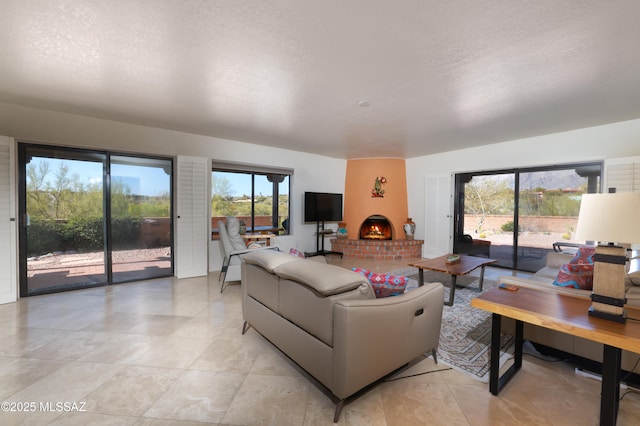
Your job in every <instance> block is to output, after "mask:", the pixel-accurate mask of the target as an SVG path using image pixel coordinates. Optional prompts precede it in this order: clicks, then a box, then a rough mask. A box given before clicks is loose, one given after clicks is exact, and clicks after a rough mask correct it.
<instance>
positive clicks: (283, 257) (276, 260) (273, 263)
mask: <svg viewBox="0 0 640 426" xmlns="http://www.w3.org/2000/svg"><path fill="white" fill-rule="evenodd" d="M242 260H244V261H245V262H246V263H249V264H251V265H258V266H261V267H263V268H264V269H266V270H267V271H269V272H271V273H273V271H274V269H275V268H277V267H278V266H280V265H282V264H285V263H289V262H301V261H302V259H300V258H298V257H294V256H290V255H288V254H285V253H282V252H279V251H276V250H256V251H251V252H249V253H246V254H243V255H242Z"/></svg>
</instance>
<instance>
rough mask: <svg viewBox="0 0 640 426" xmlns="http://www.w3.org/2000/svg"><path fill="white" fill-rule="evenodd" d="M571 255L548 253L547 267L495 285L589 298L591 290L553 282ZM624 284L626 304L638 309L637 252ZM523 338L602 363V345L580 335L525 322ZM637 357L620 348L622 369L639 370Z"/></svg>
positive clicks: (639, 276)
mask: <svg viewBox="0 0 640 426" xmlns="http://www.w3.org/2000/svg"><path fill="white" fill-rule="evenodd" d="M572 257H573V255H572V254H565V253H555V252H551V253H548V254H547V262H546V266H545V267H544V268H542V269H541V270H539V271H538V272H536V273H535V274H533V275H531V276H530V277H527V278H522V277H516V276H502V277H499V278H498V284H501V283H506V284H515V285H517V286H521V287H528V288H534V289H537V290H542V291H549V292H554V293H559V294H567V295H570V296H574V297H581V298H585V299H590V298H591V290H579V289H573V288H567V287H559V286H555V285H553V281H554V279H555V278H556V276H557V275H558V270H559V269H560V267H561V266H562V265H563V264H565V263H568V262H569V261H570V260H571V258H572ZM626 287H627V293H626V296H627V306H628V307H632V308H638V309H640V258H638V257H637V253H636V252H634V254H633V255H632V256H631V259H630V261H629V262H628V263H627V278H626ZM633 312H634V315H635V312H637V311H633ZM503 323H504V327H505V328H506V329H507V330H509V329H510V328H511V327H513V324H512V322H511V321H508V320H505V321H503ZM524 338H525V339H527V340H530V341H532V342H536V343H540V344H542V345H545V346H548V347H550V348H554V349H558V350H560V351H563V352H567V353H570V354H574V355H578V356H580V357H583V358H587V359H590V360H593V361H597V362H602V344H600V343H595V342H592V341H590V340H585V339H582V338H580V337H574V336H570V335H567V334H564V333H560V332H558V331H553V330H549V329H546V328H543V327H539V326H535V325H531V324H525V326H524ZM639 359H640V354H636V353H631V352H626V351H623V352H622V368H623V369H624V370H626V371H632V370H633V369H634V368H635V370H633V372H634V373H640V362H638V360H639Z"/></svg>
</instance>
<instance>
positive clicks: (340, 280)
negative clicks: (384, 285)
mask: <svg viewBox="0 0 640 426" xmlns="http://www.w3.org/2000/svg"><path fill="white" fill-rule="evenodd" d="M287 256H288V255H287ZM288 257H290V258H292V259H295V258H294V257H293V256H288ZM273 272H274V273H275V274H277V275H278V276H279V277H280V278H284V279H288V280H293V281H296V282H298V283H300V284H302V285H304V286H307V287H309V288H311V289H313V290H314V291H315V292H317V293H319V294H320V295H322V296H331V295H333V294H338V293H342V292H345V291H349V290H353V289H355V288H358V287H359V286H360V285H362V284H363V283H365V284H368V281H367V279H366V278H364V277H363V276H362V275H360V274H357V273H355V272H353V271H349V270H346V269H343V268H340V267H338V266H334V265H328V264H324V263H318V262H311V261H308V260H298V261H296V262H289V263H285V264H282V265H280V266H278V267H276V268H274V270H273Z"/></svg>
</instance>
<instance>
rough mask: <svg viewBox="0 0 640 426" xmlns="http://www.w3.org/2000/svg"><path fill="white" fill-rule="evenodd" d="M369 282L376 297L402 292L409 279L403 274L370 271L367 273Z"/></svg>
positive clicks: (395, 294)
mask: <svg viewBox="0 0 640 426" xmlns="http://www.w3.org/2000/svg"><path fill="white" fill-rule="evenodd" d="M369 282H370V283H371V286H372V287H373V292H374V293H375V294H376V297H377V298H381V297H389V296H397V295H399V294H402V293H404V289H405V287H406V286H407V283H408V282H409V279H408V278H407V277H403V276H394V275H389V274H376V273H371V274H369Z"/></svg>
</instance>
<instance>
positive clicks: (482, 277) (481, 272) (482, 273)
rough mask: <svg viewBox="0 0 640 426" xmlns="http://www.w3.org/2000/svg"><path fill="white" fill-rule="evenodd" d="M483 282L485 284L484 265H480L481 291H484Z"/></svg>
mask: <svg viewBox="0 0 640 426" xmlns="http://www.w3.org/2000/svg"><path fill="white" fill-rule="evenodd" d="M483 284H484V265H482V267H480V291H482V285H483Z"/></svg>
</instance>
